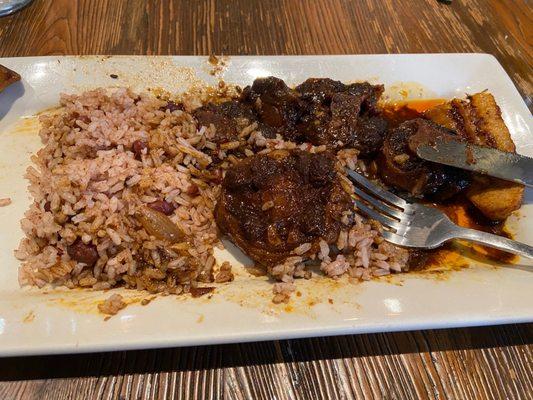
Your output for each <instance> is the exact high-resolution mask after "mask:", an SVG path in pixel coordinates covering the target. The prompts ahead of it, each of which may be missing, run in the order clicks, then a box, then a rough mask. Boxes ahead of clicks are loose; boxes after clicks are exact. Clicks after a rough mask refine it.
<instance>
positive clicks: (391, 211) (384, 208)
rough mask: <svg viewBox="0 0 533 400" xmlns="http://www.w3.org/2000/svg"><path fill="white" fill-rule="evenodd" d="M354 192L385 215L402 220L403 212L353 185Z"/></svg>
mask: <svg viewBox="0 0 533 400" xmlns="http://www.w3.org/2000/svg"><path fill="white" fill-rule="evenodd" d="M354 193H355V194H356V195H357V196H359V197H361V198H362V199H364V200H366V201H367V202H368V203H370V204H371V205H372V207H374V208H376V209H378V210H379V211H381V212H383V213H385V214H387V216H389V217H394V218H396V219H398V220H400V221H401V220H402V217H404V214H403V212H401V211H400V210H398V209H395V208H392V207H389V206H388V205H387V204H385V203H384V202H382V201H381V200H380V199H377V198H375V197H372V196H370V195H369V194H368V193H366V192H363V191H362V190H361V189H359V188H357V187H354Z"/></svg>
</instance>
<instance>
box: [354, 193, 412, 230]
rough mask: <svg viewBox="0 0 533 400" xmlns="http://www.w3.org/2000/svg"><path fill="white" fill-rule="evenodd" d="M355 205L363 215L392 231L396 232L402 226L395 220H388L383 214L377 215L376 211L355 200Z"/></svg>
mask: <svg viewBox="0 0 533 400" xmlns="http://www.w3.org/2000/svg"><path fill="white" fill-rule="evenodd" d="M355 204H356V205H357V208H358V209H359V210H360V211H362V212H363V213H365V214H366V215H367V216H368V217H370V218H372V219H375V220H376V221H379V222H381V224H382V225H384V226H386V227H388V228H393V229H396V230H398V229H400V227H401V226H402V224H401V223H400V222H399V221H396V220H395V219H392V218H389V217H387V216H385V215H383V214H380V213H378V212H377V211H375V210H373V209H371V208H370V207H368V206H367V205H366V204H365V203H363V202H362V201H359V200H355Z"/></svg>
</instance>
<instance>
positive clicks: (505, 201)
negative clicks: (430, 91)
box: [425, 92, 524, 220]
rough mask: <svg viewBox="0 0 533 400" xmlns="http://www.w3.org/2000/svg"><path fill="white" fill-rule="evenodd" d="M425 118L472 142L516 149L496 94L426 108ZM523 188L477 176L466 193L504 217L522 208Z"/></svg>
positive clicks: (488, 210) (482, 207)
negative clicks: (496, 99) (497, 102)
mask: <svg viewBox="0 0 533 400" xmlns="http://www.w3.org/2000/svg"><path fill="white" fill-rule="evenodd" d="M425 117H426V118H429V119H431V120H433V121H435V122H436V123H438V124H440V125H442V126H444V127H446V128H449V129H452V130H454V131H456V132H457V134H458V135H459V136H461V137H463V138H465V139H466V140H467V141H469V142H470V143H474V144H477V145H481V146H487V147H492V148H495V149H498V150H501V151H508V152H515V145H514V143H513V141H512V139H511V135H510V133H509V130H508V129H507V126H506V125H505V122H504V121H503V119H502V116H501V111H500V108H499V107H498V105H497V104H496V101H495V100H494V97H493V96H492V95H491V94H490V93H488V92H482V93H477V94H474V95H472V96H469V97H468V100H459V99H454V100H452V101H450V102H448V103H445V104H441V105H439V106H436V107H433V108H431V109H429V110H428V111H426V113H425ZM523 195H524V187H523V186H522V185H520V184H518V183H512V182H506V181H502V180H500V179H497V178H490V177H487V176H481V175H474V177H473V182H472V185H471V186H470V188H469V189H468V191H467V193H466V196H467V198H468V199H469V200H470V201H471V202H472V204H474V206H475V207H476V208H478V209H479V210H480V211H481V212H482V213H483V214H484V215H485V216H486V217H487V218H489V219H491V220H503V219H505V218H507V217H508V216H509V215H510V214H511V213H512V212H513V211H515V210H517V209H518V208H520V205H521V204H522V198H523Z"/></svg>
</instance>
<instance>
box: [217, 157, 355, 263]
mask: <svg viewBox="0 0 533 400" xmlns="http://www.w3.org/2000/svg"><path fill="white" fill-rule="evenodd" d="M334 164H335V159H334V157H333V156H332V155H331V154H329V153H318V154H311V153H307V152H303V151H299V150H293V151H285V150H276V151H273V152H271V153H268V154H263V155H256V156H253V157H250V158H247V159H245V160H242V161H241V162H239V163H238V164H236V165H235V166H233V167H232V168H231V169H229V170H228V171H227V173H226V176H225V178H224V181H223V183H222V192H221V195H220V198H219V200H218V202H217V206H216V209H215V218H216V222H217V225H218V227H219V228H220V230H221V231H222V233H224V234H226V235H228V236H229V237H230V238H231V240H232V241H233V242H234V243H235V244H236V245H237V246H239V247H240V248H241V249H242V250H243V251H244V252H245V253H246V254H248V255H249V256H250V257H251V258H252V259H253V260H254V261H256V262H257V263H259V264H262V265H267V266H271V265H275V264H277V263H279V262H281V261H283V260H284V259H285V258H286V257H287V256H289V255H290V254H291V251H292V250H293V249H295V248H296V247H298V246H300V245H302V244H304V243H311V244H312V245H313V248H314V249H315V250H316V249H317V246H318V241H319V239H320V238H321V237H322V238H324V239H325V240H326V241H327V242H328V243H334V242H335V241H336V240H337V238H338V235H339V231H340V228H341V224H342V223H341V222H340V221H341V218H342V214H343V212H344V211H347V210H349V209H350V207H351V199H350V197H349V195H348V194H347V193H346V192H345V191H344V190H343V189H342V187H341V185H340V182H339V180H338V178H337V174H336V171H335V169H334Z"/></svg>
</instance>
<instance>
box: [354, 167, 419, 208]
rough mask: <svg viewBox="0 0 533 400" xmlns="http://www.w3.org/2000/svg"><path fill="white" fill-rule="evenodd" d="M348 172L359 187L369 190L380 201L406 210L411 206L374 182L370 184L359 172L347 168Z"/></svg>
mask: <svg viewBox="0 0 533 400" xmlns="http://www.w3.org/2000/svg"><path fill="white" fill-rule="evenodd" d="M346 171H347V172H348V176H349V177H350V178H351V179H352V180H354V181H355V182H357V183H358V184H359V185H361V186H362V187H364V188H365V189H366V190H368V191H369V192H371V193H372V194H374V195H375V196H378V197H379V198H380V199H382V200H385V201H386V202H387V203H390V204H392V205H394V206H396V207H399V208H406V207H407V205H408V204H409V203H407V202H406V201H405V200H404V199H402V198H401V197H398V196H396V195H395V194H392V193H391V192H388V191H387V190H383V189H381V188H380V187H378V186H376V185H375V184H373V183H372V182H370V181H369V180H368V179H366V178H365V177H364V176H362V175H360V174H358V173H357V172H355V171H352V170H351V169H348V168H346Z"/></svg>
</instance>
